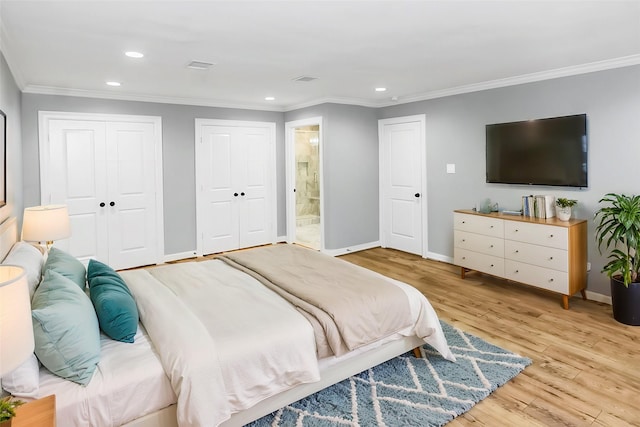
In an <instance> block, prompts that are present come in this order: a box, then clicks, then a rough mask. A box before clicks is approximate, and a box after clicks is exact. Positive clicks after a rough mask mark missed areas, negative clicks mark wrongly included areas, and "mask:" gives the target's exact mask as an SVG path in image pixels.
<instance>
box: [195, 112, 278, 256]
mask: <svg viewBox="0 0 640 427" xmlns="http://www.w3.org/2000/svg"><path fill="white" fill-rule="evenodd" d="M203 126H228V127H258V128H265V129H267V130H268V132H269V135H270V138H269V164H268V165H267V167H268V175H269V179H268V182H267V197H268V198H269V200H270V201H271V208H270V209H269V218H267V222H268V223H269V224H270V226H269V240H270V241H271V243H275V242H276V233H277V226H278V201H277V193H276V124H275V123H274V122H255V121H244V120H218V119H195V131H196V133H195V135H196V138H195V156H196V157H195V158H198V154H199V151H200V150H201V149H200V148H199V147H201V144H200V142H202V127H203ZM200 182H201V179H200V177H199V176H198V174H197V168H196V234H197V238H196V256H199V257H201V256H203V254H204V244H203V236H202V233H201V232H200V231H199V230H202V227H200V226H199V223H200V221H202V219H201V218H202V214H201V213H200V212H201V206H200V205H201V204H202V197H201V196H200V195H201V193H202V184H200Z"/></svg>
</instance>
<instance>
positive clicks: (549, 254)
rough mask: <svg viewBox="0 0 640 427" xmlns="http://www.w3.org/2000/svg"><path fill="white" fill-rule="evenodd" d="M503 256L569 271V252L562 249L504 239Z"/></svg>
mask: <svg viewBox="0 0 640 427" xmlns="http://www.w3.org/2000/svg"><path fill="white" fill-rule="evenodd" d="M504 257H505V258H507V259H510V260H513V261H519V262H525V263H527V264H533V265H537V266H539V267H545V268H550V269H552V270H559V271H565V272H568V271H569V253H568V252H567V251H565V250H563V249H557V248H549V247H546V246H539V245H532V244H529V243H523V242H517V241H515V240H506V241H505V243H504Z"/></svg>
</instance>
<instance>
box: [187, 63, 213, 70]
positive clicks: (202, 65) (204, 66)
mask: <svg viewBox="0 0 640 427" xmlns="http://www.w3.org/2000/svg"><path fill="white" fill-rule="evenodd" d="M211 66H213V64H212V63H210V62H204V61H191V62H189V63H188V64H187V68H192V69H194V70H208V69H209V68H210V67H211Z"/></svg>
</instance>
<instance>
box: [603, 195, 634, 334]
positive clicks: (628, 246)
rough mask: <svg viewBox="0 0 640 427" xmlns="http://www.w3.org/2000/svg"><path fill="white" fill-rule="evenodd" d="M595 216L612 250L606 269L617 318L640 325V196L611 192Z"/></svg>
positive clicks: (622, 321) (619, 320) (607, 244)
mask: <svg viewBox="0 0 640 427" xmlns="http://www.w3.org/2000/svg"><path fill="white" fill-rule="evenodd" d="M600 203H606V205H605V206H603V207H601V208H600V209H599V210H598V211H597V212H596V215H595V218H596V221H597V222H596V223H597V225H596V240H597V241H598V249H599V250H600V252H601V253H602V250H601V248H602V246H603V245H604V247H605V248H606V249H611V253H610V254H609V262H608V263H607V264H606V265H605V266H604V267H603V268H602V271H603V272H606V273H607V275H608V276H609V278H610V280H611V305H612V308H613V317H614V319H616V320H617V321H618V322H620V323H624V324H626V325H633V326H638V325H640V277H639V275H640V274H639V273H640V196H626V195H624V194H615V193H608V194H606V195H605V196H604V197H603V198H602V199H600Z"/></svg>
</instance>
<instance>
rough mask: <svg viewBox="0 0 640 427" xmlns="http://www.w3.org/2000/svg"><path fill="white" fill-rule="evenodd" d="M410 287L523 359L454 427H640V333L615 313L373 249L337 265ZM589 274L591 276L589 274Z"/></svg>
mask: <svg viewBox="0 0 640 427" xmlns="http://www.w3.org/2000/svg"><path fill="white" fill-rule="evenodd" d="M342 259H345V260H347V261H349V262H353V263H354V264H358V265H362V266H363V267H366V268H369V269H371V270H374V271H378V272H380V273H382V274H385V275H387V276H389V277H393V278H395V279H398V280H401V281H404V282H406V283H409V284H411V285H413V286H414V287H416V288H417V289H418V290H420V291H421V292H422V293H423V294H425V295H426V296H427V298H428V299H429V301H430V302H431V304H432V305H433V307H434V309H435V310H436V312H437V313H438V315H439V316H440V318H442V319H443V320H445V321H447V322H448V323H450V324H452V325H454V326H456V327H458V328H460V329H462V330H464V331H466V332H469V333H472V334H474V335H476V336H478V337H480V338H483V339H485V340H487V341H489V342H491V343H493V344H496V345H499V346H501V347H503V348H506V349H508V350H511V351H514V352H516V353H519V354H521V355H523V356H526V357H529V358H531V359H532V360H533V364H532V365H531V366H529V367H527V368H526V369H525V370H524V371H523V372H522V373H521V374H520V375H518V376H517V377H516V378H514V379H513V380H511V381H509V382H508V383H507V384H505V385H504V386H502V387H500V388H499V389H498V390H496V391H495V392H494V393H492V394H491V395H490V396H489V397H487V398H486V399H484V400H483V401H481V402H479V403H478V404H477V405H476V406H474V407H473V408H471V410H470V411H468V412H467V413H465V414H463V415H462V416H460V417H458V418H457V419H455V420H454V421H452V422H451V423H450V425H451V426H470V425H474V426H499V425H513V426H520V425H522V426H525V425H526V426H551V425H574V426H582V425H596V426H608V427H610V426H639V425H640V406H639V405H638V396H640V357H638V355H639V354H640V328H639V327H631V326H626V325H622V324H620V323H618V322H616V321H615V320H614V319H613V317H612V314H611V307H610V306H609V305H607V304H603V303H598V302H594V301H583V300H582V299H581V297H580V296H579V295H576V296H574V297H572V298H571V299H570V309H569V310H564V309H563V308H562V306H561V301H560V299H559V298H558V297H557V295H554V294H551V293H547V292H544V291H540V290H537V289H535V288H531V287H527V286H521V285H518V284H515V283H513V282H509V281H508V280H504V279H499V278H495V277H491V276H488V275H483V274H479V273H477V272H470V273H468V274H467V275H466V279H464V280H463V279H461V278H460V268H459V267H457V266H454V265H451V264H447V263H444V262H439V261H433V260H426V259H423V258H421V257H419V256H416V255H412V254H407V253H403V252H400V251H396V250H392V249H383V248H374V249H370V250H366V251H361V252H356V253H352V254H348V255H345V256H343V257H342ZM591 274H593V273H591Z"/></svg>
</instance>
